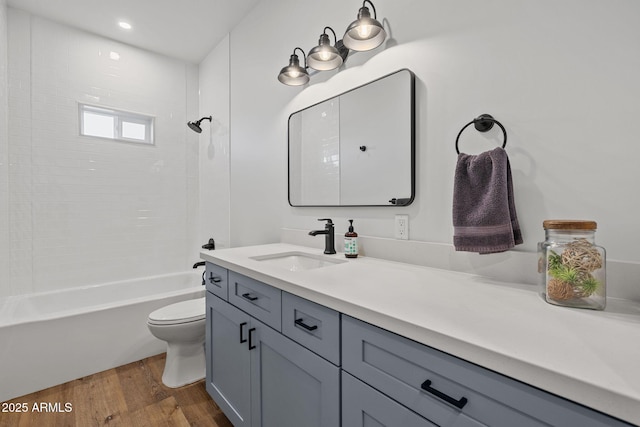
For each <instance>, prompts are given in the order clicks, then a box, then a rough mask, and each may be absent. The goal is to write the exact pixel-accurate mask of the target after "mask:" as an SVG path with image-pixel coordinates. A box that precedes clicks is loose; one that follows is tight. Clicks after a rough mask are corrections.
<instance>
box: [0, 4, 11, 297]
mask: <svg viewBox="0 0 640 427" xmlns="http://www.w3.org/2000/svg"><path fill="white" fill-rule="evenodd" d="M8 109H9V102H8V97H7V2H6V0H0V284H2V283H9V164H8V163H9V141H8V139H9V134H8V132H7V126H8V123H7V113H8ZM4 288H5V287H3V286H0V296H2V295H3V289H4Z"/></svg>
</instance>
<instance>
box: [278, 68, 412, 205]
mask: <svg viewBox="0 0 640 427" xmlns="http://www.w3.org/2000/svg"><path fill="white" fill-rule="evenodd" d="M414 91H415V76H414V74H413V73H412V72H411V71H410V70H408V69H402V70H399V71H396V72H394V73H391V74H388V75H386V76H383V77H381V78H379V79H376V80H374V81H372V82H369V83H366V84H364V85H362V86H359V87H356V88H354V89H351V90H349V91H347V92H344V93H342V94H340V95H338V96H335V97H333V98H329V99H327V100H325V101H323V102H320V103H317V104H314V105H312V106H310V107H307V108H305V109H303V110H300V111H296V112H294V113H293V114H291V115H290V116H289V123H288V124H289V204H290V205H291V206H406V205H409V204H410V203H411V202H413V199H414V197H415V99H414V98H415V96H414Z"/></svg>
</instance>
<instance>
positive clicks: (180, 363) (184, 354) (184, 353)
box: [162, 342, 206, 388]
mask: <svg viewBox="0 0 640 427" xmlns="http://www.w3.org/2000/svg"><path fill="white" fill-rule="evenodd" d="M205 363H206V362H205V357H204V343H203V342H198V343H188V344H187V343H180V344H171V343H169V344H168V345H167V360H166V362H165V365H164V373H163V374H162V383H163V384H164V385H166V386H167V387H170V388H177V387H182V386H185V385H187V384H191V383H194V382H196V381H199V380H201V379H203V378H204V377H205Z"/></svg>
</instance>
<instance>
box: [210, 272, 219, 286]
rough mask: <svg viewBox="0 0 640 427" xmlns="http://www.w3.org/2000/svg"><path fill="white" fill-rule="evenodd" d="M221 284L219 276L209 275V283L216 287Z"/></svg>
mask: <svg viewBox="0 0 640 427" xmlns="http://www.w3.org/2000/svg"><path fill="white" fill-rule="evenodd" d="M220 282H222V277H220V276H214V275H213V273H210V275H209V283H212V284H214V285H216V286H218V287H220V285H218V283H220Z"/></svg>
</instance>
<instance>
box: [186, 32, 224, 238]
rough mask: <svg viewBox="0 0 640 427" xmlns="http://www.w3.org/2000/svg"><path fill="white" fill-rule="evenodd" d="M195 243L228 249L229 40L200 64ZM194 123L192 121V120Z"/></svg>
mask: <svg viewBox="0 0 640 427" xmlns="http://www.w3.org/2000/svg"><path fill="white" fill-rule="evenodd" d="M199 74H200V114H199V116H198V118H200V117H202V116H207V117H208V116H212V121H211V122H209V121H206V120H205V121H203V122H202V133H201V134H200V136H199V149H200V157H199V161H200V171H201V172H200V184H201V185H200V192H199V194H200V197H199V199H200V211H199V227H198V238H199V241H198V242H199V243H201V246H202V244H204V243H206V242H207V241H208V240H209V238H213V239H215V242H216V248H224V247H229V200H230V195H229V155H230V153H229V138H230V132H229V36H228V35H227V36H226V37H225V38H224V39H223V40H222V41H221V42H220V43H219V44H218V45H217V46H216V47H215V48H214V49H213V50H212V51H211V52H210V53H209V55H207V57H206V58H205V59H204V60H203V61H202V62H201V63H200V73H199ZM193 120H195V119H193Z"/></svg>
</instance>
